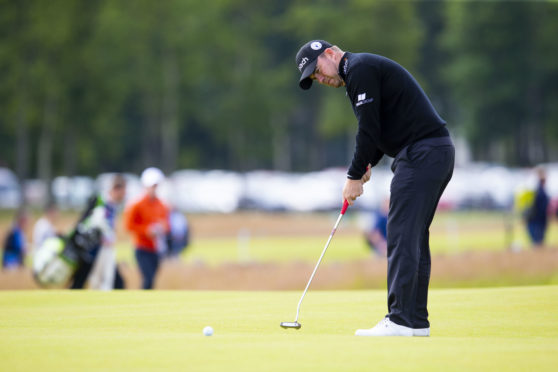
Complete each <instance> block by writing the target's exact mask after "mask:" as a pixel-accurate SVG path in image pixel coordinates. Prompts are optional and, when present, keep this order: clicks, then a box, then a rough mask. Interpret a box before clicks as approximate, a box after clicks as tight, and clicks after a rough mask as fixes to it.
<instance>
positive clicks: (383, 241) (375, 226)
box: [365, 199, 389, 257]
mask: <svg viewBox="0 0 558 372" xmlns="http://www.w3.org/2000/svg"><path fill="white" fill-rule="evenodd" d="M388 212H389V199H386V200H385V201H384V202H383V203H382V205H381V207H380V208H379V209H378V210H377V211H374V214H373V221H372V225H371V228H370V230H368V231H366V233H365V238H366V242H367V243H368V246H369V247H370V249H371V250H372V251H373V252H374V253H375V254H376V255H378V256H380V257H386V255H387V220H388Z"/></svg>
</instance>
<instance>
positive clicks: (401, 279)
mask: <svg viewBox="0 0 558 372" xmlns="http://www.w3.org/2000/svg"><path fill="white" fill-rule="evenodd" d="M454 161H455V149H454V147H453V144H452V142H451V139H450V138H449V137H440V138H427V139H423V140H420V141H418V142H416V143H414V144H412V145H409V146H407V147H405V148H404V149H403V150H401V151H400V152H399V154H397V156H396V157H395V160H394V162H393V164H392V167H391V168H392V171H393V173H394V175H393V179H392V181H391V188H390V192H391V197H390V206H389V215H388V223H387V245H388V247H387V250H388V252H387V255H388V311H389V313H388V316H389V318H390V320H391V321H392V322H394V323H397V324H399V325H403V326H406V327H411V328H428V327H430V323H429V322H428V310H427V299H428V285H429V282H430V247H429V243H428V241H429V228H430V224H431V223H432V219H433V217H434V212H435V211H436V207H437V205H438V202H439V200H440V196H441V195H442V193H443V191H444V189H445V188H446V186H447V184H448V182H449V180H450V179H451V176H452V174H453V166H454Z"/></svg>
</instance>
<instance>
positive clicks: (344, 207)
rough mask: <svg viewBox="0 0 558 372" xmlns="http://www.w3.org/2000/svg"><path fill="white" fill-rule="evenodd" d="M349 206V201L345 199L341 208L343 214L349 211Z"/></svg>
mask: <svg viewBox="0 0 558 372" xmlns="http://www.w3.org/2000/svg"><path fill="white" fill-rule="evenodd" d="M347 208H349V202H348V201H346V200H344V201H343V207H342V208H341V214H345V212H346V211H347Z"/></svg>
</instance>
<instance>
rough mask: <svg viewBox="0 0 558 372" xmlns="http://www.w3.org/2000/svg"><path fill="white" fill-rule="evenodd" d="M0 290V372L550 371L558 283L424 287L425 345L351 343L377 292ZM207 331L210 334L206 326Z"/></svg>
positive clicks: (557, 357)
mask: <svg viewBox="0 0 558 372" xmlns="http://www.w3.org/2000/svg"><path fill="white" fill-rule="evenodd" d="M299 296H300V291H296V292H212V291H197V292H196V291H194V292H191V291H180V292H177V291H156V292H139V291H126V292H91V291H86V292H70V291H19V292H3V293H2V296H1V297H0V310H1V311H2V317H0V358H1V360H2V369H3V370H6V371H12V370H27V371H32V370H42V371H65V370H68V371H70V370H72V371H75V370H80V371H98V370H118V371H141V370H192V371H262V370H265V371H285V370H288V371H309V370H314V371H361V370H362V371H369V370H378V371H385V370H420V371H425V370H437V371H447V370H452V371H459V370H461V371H471V370H483V371H498V370H506V371H511V370H533V371H552V370H555V368H556V365H557V364H558V353H557V352H558V315H557V314H558V313H557V312H556V309H557V308H558V286H544V287H520V288H498V289H467V290H466V289H447V290H441V289H440V290H431V292H430V299H429V300H430V305H429V309H430V320H431V331H432V336H431V337H430V338H358V337H355V336H353V332H354V330H355V329H356V328H363V327H370V326H372V325H373V324H374V323H376V322H377V321H379V320H380V318H381V317H382V316H383V315H384V314H385V312H386V306H385V301H386V294H385V291H336V292H316V291H310V292H309V293H308V295H307V297H306V299H305V302H304V303H303V307H302V312H301V317H300V321H301V323H302V325H303V327H302V329H301V330H299V331H295V330H283V329H281V328H280V327H279V322H281V321H292V320H293V318H294V315H295V310H296V304H297V302H298V299H299ZM206 325H211V326H212V327H213V328H214V329H215V335H214V336H212V337H206V336H203V335H202V329H203V327H204V326H206Z"/></svg>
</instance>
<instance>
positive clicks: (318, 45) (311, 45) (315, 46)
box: [310, 41, 322, 50]
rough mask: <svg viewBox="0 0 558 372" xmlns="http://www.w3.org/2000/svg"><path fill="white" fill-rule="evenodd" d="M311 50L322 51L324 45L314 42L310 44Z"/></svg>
mask: <svg viewBox="0 0 558 372" xmlns="http://www.w3.org/2000/svg"><path fill="white" fill-rule="evenodd" d="M310 48H312V49H314V50H320V49H322V43H320V42H319V41H314V42H313V43H312V44H310Z"/></svg>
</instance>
